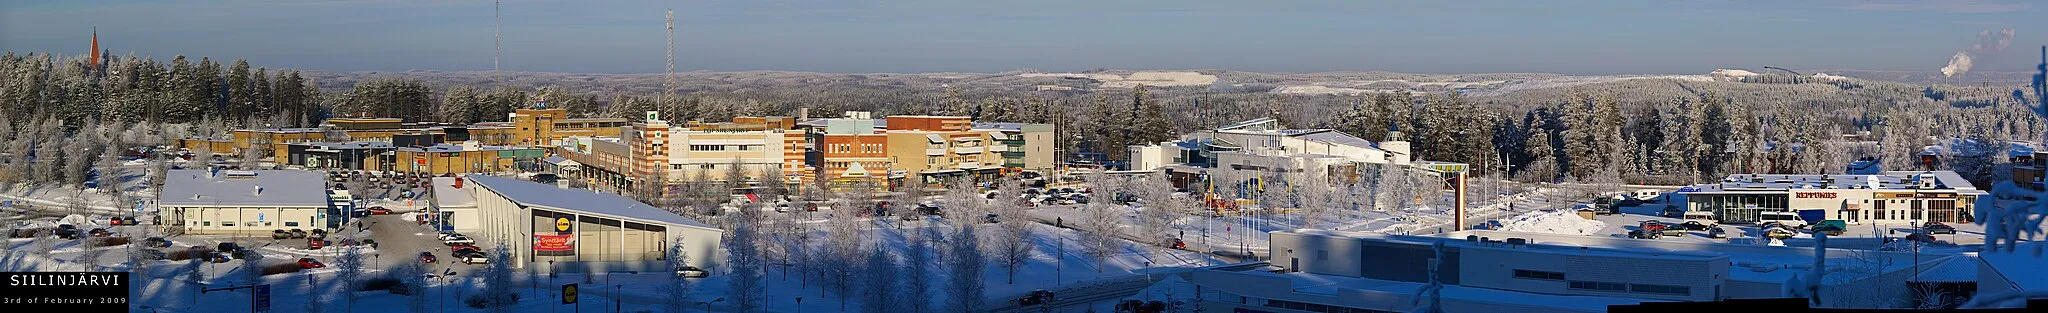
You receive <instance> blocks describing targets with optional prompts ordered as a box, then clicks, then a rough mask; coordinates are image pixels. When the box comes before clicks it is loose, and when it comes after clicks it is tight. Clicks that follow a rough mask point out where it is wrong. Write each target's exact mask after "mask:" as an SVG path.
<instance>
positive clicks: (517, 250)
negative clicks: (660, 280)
mask: <svg viewBox="0 0 2048 313" xmlns="http://www.w3.org/2000/svg"><path fill="white" fill-rule="evenodd" d="M463 178H464V180H465V181H467V183H465V185H464V186H463V189H464V190H465V191H467V193H468V194H469V195H471V196H473V197H474V205H475V207H476V209H475V210H476V212H477V214H476V215H477V216H476V218H478V219H479V220H480V222H478V223H477V224H478V225H481V227H480V228H481V229H480V231H479V232H477V233H476V234H475V235H476V236H473V237H475V238H476V239H477V241H478V244H479V245H480V246H481V245H485V244H505V245H508V246H511V247H513V249H511V250H512V257H511V259H510V260H493V262H508V263H510V264H514V266H516V267H518V268H526V267H528V266H539V267H543V268H546V270H547V271H550V272H553V271H561V272H584V273H598V272H620V271H636V272H668V271H672V270H675V269H673V268H668V265H667V261H666V260H667V253H668V249H670V248H671V247H674V246H676V244H677V243H680V246H681V248H682V249H684V253H685V254H686V255H689V262H688V263H689V264H690V265H692V266H697V267H699V268H705V269H707V270H712V271H714V272H716V271H717V269H718V268H720V267H721V265H723V264H725V263H724V262H723V260H724V253H723V249H720V248H719V244H720V242H719V241H720V240H721V237H722V233H723V231H722V230H719V229H718V228H716V227H711V226H710V225H706V224H704V223H700V222H697V221H694V220H690V219H688V218H684V217H682V216H677V215H675V214H674V213H669V212H668V211H664V210H662V209H660V208H655V207H653V206H652V205H648V204H645V203H640V202H637V201H633V200H632V199H627V198H624V197H620V196H618V195H612V194H605V193H593V192H588V191H579V190H571V189H564V188H559V187H556V186H553V185H546V184H540V183H534V182H528V181H523V180H517V179H511V178H501V177H492V176H482V175H469V176H464V177H463ZM437 197H438V195H437ZM454 218H455V219H457V220H460V219H462V217H460V216H456V217H454ZM458 223H460V222H458Z"/></svg>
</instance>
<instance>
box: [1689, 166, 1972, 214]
mask: <svg viewBox="0 0 2048 313" xmlns="http://www.w3.org/2000/svg"><path fill="white" fill-rule="evenodd" d="M1678 193H1679V194H1683V195H1685V198H1686V200H1685V205H1686V210H1689V211H1706V212H1714V215H1715V216H1716V217H1717V218H1719V219H1720V221H1721V223H1724V224H1730V223H1753V222H1756V221H1757V220H1758V218H1757V217H1758V215H1759V213H1761V212H1766V211H1780V212H1782V211H1790V212H1800V213H1803V214H1802V215H1812V216H1818V217H1820V218H1819V219H1823V220H1843V221H1846V222H1848V223H1852V224H1861V223H1865V222H1874V223H1901V224H1903V223H1910V222H1944V223H1957V222H1967V221H1969V220H1970V214H1971V208H1972V207H1973V205H1974V204H1975V203H1976V199H1977V197H1979V196H1984V195H1987V194H1988V193H1986V192H1985V191H1983V190H1978V189H1977V187H1976V186H1973V185H1971V184H1970V181H1968V180H1964V179H1963V178H1962V176H1958V175H1956V173H1955V172H1951V171H1928V172H1919V171H1891V172H1884V173H1882V174H1876V175H1765V174H1735V175H1729V176H1728V177H1727V178H1724V179H1722V180H1721V181H1720V182H1717V183H1713V184H1705V185H1696V186H1689V187H1685V188H1683V189H1679V191H1678Z"/></svg>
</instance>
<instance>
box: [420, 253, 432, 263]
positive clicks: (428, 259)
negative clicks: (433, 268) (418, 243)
mask: <svg viewBox="0 0 2048 313" xmlns="http://www.w3.org/2000/svg"><path fill="white" fill-rule="evenodd" d="M420 263H434V253H433V252H425V251H421V252H420Z"/></svg>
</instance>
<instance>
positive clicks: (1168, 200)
mask: <svg viewBox="0 0 2048 313" xmlns="http://www.w3.org/2000/svg"><path fill="white" fill-rule="evenodd" d="M1134 184H1135V185H1137V186H1136V188H1133V189H1135V190H1134V191H1135V193H1136V194H1137V195H1138V197H1139V199H1140V200H1142V202H1143V206H1144V207H1143V208H1140V209H1138V226H1139V227H1140V228H1142V229H1144V230H1145V233H1146V234H1156V235H1159V236H1172V237H1175V238H1178V236H1177V235H1178V234H1177V233H1175V232H1174V228H1173V224H1174V222H1175V221H1178V220H1180V217H1181V216H1183V214H1184V213H1181V212H1183V211H1185V210H1187V205H1186V204H1187V203H1186V202H1185V200H1183V199H1178V198H1175V197H1174V196H1173V182H1172V181H1171V180H1168V179H1167V178H1166V174H1165V173H1162V172H1152V173H1150V174H1146V175H1145V176H1144V177H1142V178H1140V179H1139V180H1138V181H1136V182H1134ZM1166 244H1167V243H1165V242H1160V243H1158V244H1157V245H1153V249H1151V251H1152V254H1153V259H1154V260H1155V261H1154V263H1158V262H1157V261H1156V260H1157V259H1158V258H1159V256H1160V255H1162V254H1165V253H1166V252H1165V251H1164V249H1168V248H1172V247H1169V246H1163V245H1166Z"/></svg>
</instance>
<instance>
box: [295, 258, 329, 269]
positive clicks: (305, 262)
mask: <svg viewBox="0 0 2048 313" xmlns="http://www.w3.org/2000/svg"><path fill="white" fill-rule="evenodd" d="M322 267H327V264H326V263H320V260H314V259H313V258H299V268H301V269H313V268H322Z"/></svg>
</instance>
